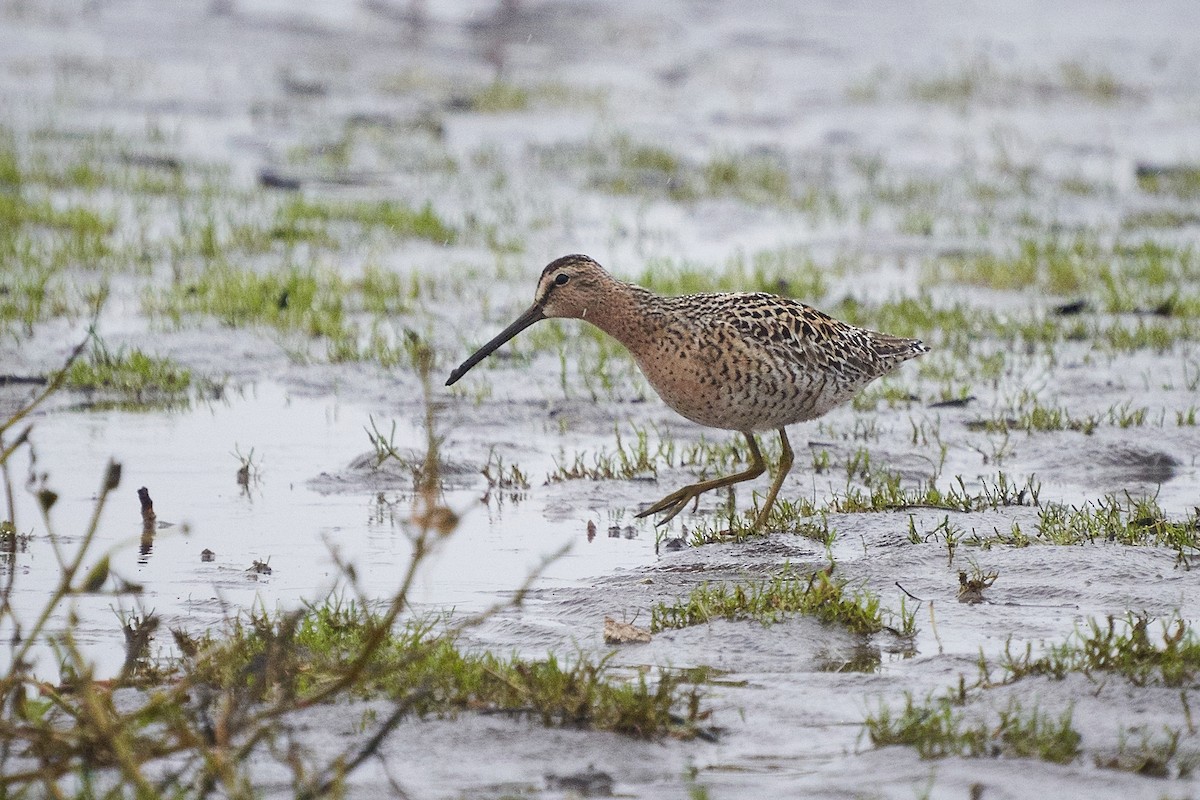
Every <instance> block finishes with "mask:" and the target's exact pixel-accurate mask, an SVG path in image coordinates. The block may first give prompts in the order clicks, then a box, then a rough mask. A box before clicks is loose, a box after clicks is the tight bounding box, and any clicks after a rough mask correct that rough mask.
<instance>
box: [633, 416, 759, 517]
mask: <svg viewBox="0 0 1200 800" xmlns="http://www.w3.org/2000/svg"><path fill="white" fill-rule="evenodd" d="M743 435H744V436H745V437H746V441H747V442H748V443H749V445H750V466H749V467H748V468H747V469H746V470H745V471H744V472H738V473H736V474H734V475H727V476H725V477H724V478H713V479H712V480H709V481H701V482H700V483H693V484H691V485H689V486H684V487H683V488H682V489H677V490H676V491H674V492H671V493H670V494H669V495H667V496H666V497H664V498H663V499H662V500H659V501H658V502H657V503H655V504H654V505H652V506H650V507H649V508H647V509H646V510H645V511H643V512H642V513H640V514H638V515H637V518H638V519H641V518H642V517H648V516H650V515H651V514H657V513H658V512H660V511H666V512H667V516H665V517H663V518H662V519H660V520H659V521H658V522H657V523H655V524H657V525H665V524H666V523H667V522H670V521H671V520H672V519H673V518H674V517H675V515H676V514H678V513H679V512H680V511H683V509H685V508H687V504H688V502H689V501H690V500H691V499H692V498H695V497H699V496H700V495H702V494H704V493H705V492H707V491H709V490H710V489H720V488H721V487H722V486H732V485H733V484H735V483H741V482H742V481H749V480H753V479H754V478H757V477H758V476H759V475H762V474H763V472H765V471H766V469H767V465H766V462H764V461H763V457H762V453H761V452H759V449H758V442H756V441H755V440H754V434H753V433H750V432H749V431H746V432H744V434H743Z"/></svg>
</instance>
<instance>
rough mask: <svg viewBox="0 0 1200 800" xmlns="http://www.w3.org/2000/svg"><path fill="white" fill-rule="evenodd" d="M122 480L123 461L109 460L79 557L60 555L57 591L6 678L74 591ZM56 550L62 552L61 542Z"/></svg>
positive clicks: (47, 515) (21, 665)
mask: <svg viewBox="0 0 1200 800" xmlns="http://www.w3.org/2000/svg"><path fill="white" fill-rule="evenodd" d="M120 482H121V465H120V464H118V463H117V462H115V461H109V462H108V468H107V469H106V470H105V475H104V483H103V484H102V486H101V487H100V496H99V497H98V498H97V499H96V504H95V506H93V508H92V518H91V521H90V522H89V523H88V527H87V531H86V532H85V533H84V535H83V541H82V542H81V543H80V545H79V550H78V552H77V553H76V555H75V559H74V560H73V561H72V562H71V563H70V564H66V563H64V562H63V560H62V558H61V555H60V557H59V563H60V564H61V566H62V577H61V579H60V580H59V583H58V586H57V587H56V588H55V590H54V594H52V595H51V596H50V599H49V600H48V601H47V602H46V605H45V606H44V607H43V608H42V613H41V616H39V617H38V620H37V622H36V623H35V624H34V626H33V628H32V629H31V630H30V631H29V632H28V633H27V634H26V635H25V638H24V640H23V641H22V644H21V648H20V649H19V650H18V651H17V652H16V653H15V654H14V655H13V660H12V666H11V669H10V673H9V675H8V676H6V679H12V678H14V677H15V674H16V673H17V672H18V671H22V670H23V669H24V664H25V657H26V656H27V655H28V654H29V649H30V648H31V647H33V644H34V643H35V642H36V641H37V640H38V639H39V637H40V636H41V633H42V629H43V628H45V627H46V623H47V622H48V621H49V619H50V616H51V615H52V614H53V613H54V609H56V608H57V607H58V605H59V603H61V602H62V600H63V598H65V597H66V596H67V595H68V594H70V593H71V582H72V581H73V580H74V578H75V573H77V572H78V571H79V567H80V565H81V564H82V563H83V559H84V557H85V556H86V555H87V551H88V550H89V548H90V547H91V544H92V540H93V539H94V538H95V537H96V530H97V529H98V528H99V527H100V514H101V513H102V512H103V511H104V505H105V503H106V502H107V500H108V495H109V494H110V493H111V492H112V491H113V490H115V489H116V488H117V486H118V485H119V484H120ZM42 516H43V518H44V519H45V522H46V530H47V531H50V540H51V541H52V542H53V541H56V540H57V537H56V536H55V534H54V533H53V528H52V526H51V523H50V512H49V509H43V512H42ZM55 552H56V553H58V552H59V551H58V549H57V546H56V549H55ZM6 682H7V681H0V685H3V683H6Z"/></svg>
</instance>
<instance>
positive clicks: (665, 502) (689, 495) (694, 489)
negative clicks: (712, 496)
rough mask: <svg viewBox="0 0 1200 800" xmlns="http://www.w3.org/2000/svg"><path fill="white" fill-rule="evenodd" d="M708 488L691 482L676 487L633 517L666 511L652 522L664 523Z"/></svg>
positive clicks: (656, 523)
mask: <svg viewBox="0 0 1200 800" xmlns="http://www.w3.org/2000/svg"><path fill="white" fill-rule="evenodd" d="M708 488H709V487H708V486H705V485H704V484H702V483H693V484H691V485H689V486H684V487H683V488H682V489H677V490H675V491H673V492H671V493H670V494H669V495H667V496H666V497H664V498H663V499H662V500H659V501H658V502H657V503H655V504H654V505H652V506H650V507H649V508H647V509H646V510H645V511H642V512H641V513H639V514H635V515H634V517H635V518H636V519H643V518H645V517H649V516H652V515H654V514H657V513H659V512H661V511H665V512H667V515H666V516H665V517H663V518H662V519H660V520H658V521H657V522H655V523H654V524H655V525H656V526H657V525H666V524H667V523H668V522H670V521H671V520H673V519H674V518H675V517H676V515H678V514H679V512H680V511H683V510H684V509H685V508H687V504H688V503H690V502H691V501H692V500H694V499H696V498H698V497H699V496H700V495H701V494H702V493H703V492H705V491H707V490H708Z"/></svg>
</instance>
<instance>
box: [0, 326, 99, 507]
mask: <svg viewBox="0 0 1200 800" xmlns="http://www.w3.org/2000/svg"><path fill="white" fill-rule="evenodd" d="M94 324H95V322H94V320H93V325H94ZM91 338H92V329H91V328H90V327H89V328H88V335H87V336H86V337H85V338H84V339H83V341H81V342H80V343H79V344H77V345H75V348H74V349H73V350H72V351H71V352H70V353H69V354H68V355H67V359H66V361H64V362H63V365H62V366H61V367H59V368H58V371H57V372H55V373H54V375H53V376H51V378H50V380H49V381H47V383H46V388H45V389H43V390H42V391H41V392H40V393H39V394H38V395H37V396H36V397H34V398H33V399H32V400H30V401H29V402H28V403H26V404H25V405H24V406H23V407H22V408H19V409H17V411H16V412H15V413H14V414H13V415H12V416H11V417H9V418H8V419H6V420H5V421H4V422H0V469H2V470H3V474H4V494H5V499H6V500H7V502H8V520H9V521H10V522H12V523H13V525H16V524H17V517H16V514H17V510H16V505H15V503H14V501H13V493H12V480H11V478H10V476H9V474H8V459H9V457H10V456H11V455H12V454H13V453H15V452H16V451H17V448H19V447H20V446H21V445H23V444H25V443H26V442H28V441H29V431H30V430H32V427H33V426H31V425H27V426H26V427H25V429H24V430H23V431H21V433H20V434H19V435H18V436H17V438H16V440H14V441H13V443H12V444H11V445H8V446H7V447H6V446H5V445H4V434H5V433H7V432H8V431H9V429H10V428H12V427H13V426H14V425H16V424H17V423H18V422H20V421H21V420H23V419H24V418H25V417H27V416H29V414H30V413H32V412H33V410H34V409H36V408H37V407H38V406H40V405H41V404H42V403H43V402H45V400H46V398H48V397H49V396H50V395H52V394H54V393H55V392H57V391H58V390H59V389H60V388H62V385H63V383H64V382H65V381H66V380H67V371H68V370H70V369H71V365H72V364H74V363H75V361H76V360H78V358H79V356H80V355H81V354H82V353H83V348H84V347H86V346H87V343H88V342H89V341H90V340H91Z"/></svg>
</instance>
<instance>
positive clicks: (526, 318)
mask: <svg viewBox="0 0 1200 800" xmlns="http://www.w3.org/2000/svg"><path fill="white" fill-rule="evenodd" d="M545 318H546V315H545V314H543V313H542V307H541V306H539V305H537V304H536V303H535V304H534V305H532V306H530V307H529V310H528V311H526V312H525V313H524V314H522V315H521V316H519V317H517V321H516V322H514V323H513V324H512V325H509V326H508V327H507V328H505V329H504V330H502V331H500V333H499V334H498V335H497V336H496V338H495V339H492V340H491V341H490V342H488V343H487V344H485V345H484V346H483V347H481V348H479V349H478V350H476V351H475V352H474V353H473V354H472V355H471V357H470V358H468V359H467V360H466V361H464V362H463V363H461V364H459V366H458V369H456V370H454V371H453V372H451V373H450V377H449V379H447V381H446V385H447V386H451V385H453V384H454V383H455V382H456V381H457V380H458V379H459V378H461V377H462V376H463V375H466V374H467V371H468V370H470V369H471V367H473V366H475V365H476V364H478V363H479V362H480V361H483V360H484V359H485V358H487V357H488V356H490V355H491V354H492V352H493V351H494V350H496V348H498V347H499V346H500V345H502V344H504V343H505V342H507V341H508V340H509V339H511V338H513V337H514V336H516V335H517V334H518V333H520V332H521V331H523V330H525V329H526V328H528V327H529V326H530V325H532V324H533V323H535V322H540V321H541V320H544V319H545Z"/></svg>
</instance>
